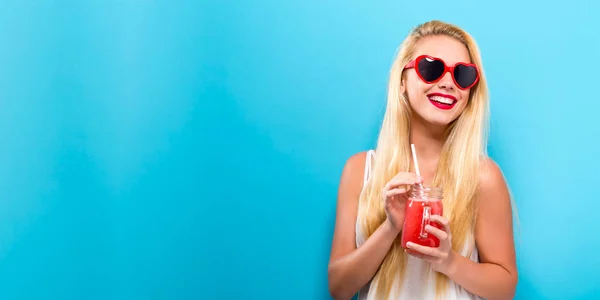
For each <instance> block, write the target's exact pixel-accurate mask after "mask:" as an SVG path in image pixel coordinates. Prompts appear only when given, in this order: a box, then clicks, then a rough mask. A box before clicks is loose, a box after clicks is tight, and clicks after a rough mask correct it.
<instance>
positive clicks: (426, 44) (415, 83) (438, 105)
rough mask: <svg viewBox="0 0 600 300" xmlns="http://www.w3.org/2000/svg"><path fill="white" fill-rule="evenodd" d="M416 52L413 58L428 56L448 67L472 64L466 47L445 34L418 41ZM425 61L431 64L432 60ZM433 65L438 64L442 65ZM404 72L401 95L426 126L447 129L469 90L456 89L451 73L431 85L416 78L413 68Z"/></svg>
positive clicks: (415, 71) (469, 69) (461, 110)
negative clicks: (403, 95) (406, 96)
mask: <svg viewBox="0 0 600 300" xmlns="http://www.w3.org/2000/svg"><path fill="white" fill-rule="evenodd" d="M415 50H416V51H415V57H412V59H415V58H417V57H418V56H420V55H429V56H432V57H435V58H440V59H441V60H443V62H444V63H445V64H446V66H448V67H451V66H454V65H455V64H456V63H459V62H461V63H471V60H470V58H469V52H468V50H467V48H466V47H465V45H463V44H462V43H461V42H459V41H458V40H456V39H454V38H451V37H448V36H444V35H440V36H428V37H425V38H423V39H421V40H420V41H419V43H418V44H417V45H416V49H415ZM428 62H429V63H431V60H428ZM428 62H426V63H428ZM435 63H437V64H438V65H441V62H435ZM463 68H464V67H463ZM474 70H475V69H474V68H473V67H467V68H466V69H464V72H474ZM404 73H405V74H404V77H403V78H404V80H403V81H402V84H401V92H402V93H405V92H406V94H407V95H408V101H409V103H410V105H411V107H412V109H413V111H414V112H415V113H416V114H417V115H418V117H420V118H421V119H422V120H424V121H425V122H426V123H428V124H432V125H441V126H446V125H448V124H450V123H451V122H452V121H454V120H456V118H458V116H460V114H461V113H462V112H463V111H464V109H465V107H466V106H467V102H468V100H469V94H470V89H466V90H464V89H460V88H458V86H457V84H456V83H455V82H454V80H453V78H452V74H451V73H450V72H446V73H444V74H443V75H442V78H441V79H439V80H438V81H437V82H434V83H426V82H424V81H423V80H422V79H421V78H420V77H419V76H418V75H417V68H416V67H415V68H410V69H406V70H405V71H404ZM463 74H464V73H463ZM457 80H458V79H457Z"/></svg>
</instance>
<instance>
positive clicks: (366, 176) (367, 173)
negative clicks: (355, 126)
mask: <svg viewBox="0 0 600 300" xmlns="http://www.w3.org/2000/svg"><path fill="white" fill-rule="evenodd" d="M374 157H375V151H373V150H369V151H367V158H366V159H365V173H364V178H363V186H364V185H365V184H366V183H367V181H369V178H370V177H371V164H372V162H371V160H372V159H373V158H374Z"/></svg>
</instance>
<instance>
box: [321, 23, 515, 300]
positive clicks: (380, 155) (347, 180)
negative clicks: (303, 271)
mask: <svg viewBox="0 0 600 300" xmlns="http://www.w3.org/2000/svg"><path fill="white" fill-rule="evenodd" d="M488 107H489V103H488V90H487V83H486V80H485V77H484V73H483V67H482V62H481V57H480V54H479V49H478V47H477V45H476V43H475V41H474V39H473V38H472V37H471V36H470V35H469V34H468V33H467V32H465V31H464V30H462V29H460V28H458V27H456V26H454V25H451V24H448V23H444V22H440V21H431V22H427V23H424V24H421V25H419V26H417V27H416V28H415V29H414V30H413V31H412V32H411V33H410V34H409V36H408V37H407V38H406V39H405V40H404V42H403V43H402V44H401V46H400V49H399V52H398V54H397V57H396V59H395V61H394V63H393V66H392V68H391V72H390V79H389V85H388V99H387V107H386V111H385V116H384V119H383V124H382V127H381V132H380V134H379V139H378V142H377V148H376V149H375V150H374V151H372V150H370V151H367V152H361V153H358V154H355V155H353V156H352V157H350V158H349V159H348V161H347V162H346V165H345V166H344V169H343V172H342V176H341V180H340V185H339V193H338V204H337V213H336V223H335V231H334V236H333V242H332V248H331V257H330V263H329V270H328V272H329V289H330V292H331V294H332V296H333V297H334V298H335V299H350V298H351V297H353V296H354V295H355V294H356V293H358V294H359V299H377V300H381V299H408V300H415V299H478V298H486V299H511V298H513V297H514V294H515V288H516V284H517V267H516V262H515V247H514V241H513V227H512V205H511V203H512V202H511V198H510V195H509V190H508V187H507V185H506V183H505V180H504V177H503V175H502V172H501V170H500V169H499V167H498V166H497V164H495V163H494V162H493V161H492V160H491V159H490V158H489V157H487V154H486V130H487V122H488ZM410 144H414V145H415V147H416V153H417V154H418V166H419V170H420V175H421V176H420V177H419V178H417V176H416V173H415V167H414V165H413V160H412V154H411V147H410ZM415 183H422V184H423V185H425V186H434V187H441V188H442V189H443V200H442V203H443V216H438V215H433V216H431V220H432V221H436V222H438V224H442V225H441V226H440V228H442V230H440V229H437V228H435V227H432V226H427V227H426V230H427V231H428V233H429V234H432V235H434V236H436V237H438V238H439V240H440V245H439V247H426V246H421V245H418V244H414V243H413V244H411V243H408V244H407V247H408V249H403V248H402V247H401V244H400V236H401V231H402V227H403V223H404V217H405V216H404V209H405V206H406V202H407V197H408V195H407V190H409V189H410V188H411V186H412V185H413V184H415ZM407 250H412V251H409V252H410V254H409V252H407Z"/></svg>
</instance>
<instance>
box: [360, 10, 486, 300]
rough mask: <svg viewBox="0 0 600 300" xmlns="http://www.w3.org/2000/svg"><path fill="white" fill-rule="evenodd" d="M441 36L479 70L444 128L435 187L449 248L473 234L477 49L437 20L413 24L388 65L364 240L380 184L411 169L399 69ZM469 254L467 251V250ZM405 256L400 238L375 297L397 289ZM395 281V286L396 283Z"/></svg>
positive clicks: (441, 279) (380, 213) (480, 92)
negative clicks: (439, 195) (459, 109)
mask: <svg viewBox="0 0 600 300" xmlns="http://www.w3.org/2000/svg"><path fill="white" fill-rule="evenodd" d="M432 35H445V36H450V37H452V38H455V39H456V40H458V41H460V42H462V43H463V44H464V45H465V46H466V48H467V50H468V52H469V55H470V58H471V62H472V63H474V64H475V65H477V66H478V68H479V71H480V79H479V82H478V83H477V85H476V86H474V87H473V88H471V94H470V98H469V101H468V104H467V106H466V107H465V110H464V111H463V113H462V114H461V115H460V116H459V117H458V118H457V119H456V120H455V121H453V122H452V123H451V124H450V125H449V126H448V131H447V139H446V141H445V144H444V146H443V148H442V153H441V155H440V159H439V162H438V167H437V171H436V172H435V176H434V178H433V181H432V184H433V185H434V186H438V187H443V192H444V195H443V197H444V199H443V205H444V216H445V217H446V218H448V220H449V221H450V224H451V229H452V247H453V249H454V250H455V251H461V250H462V247H463V246H464V245H465V243H466V242H467V238H468V236H469V235H471V234H472V233H473V229H474V224H475V216H476V205H475V204H476V203H475V201H474V199H475V196H476V195H475V194H476V192H477V187H478V182H479V169H480V162H481V161H482V159H483V158H484V157H486V156H487V153H486V147H487V146H486V143H487V128H488V115H489V104H488V90H487V83H486V79H485V75H484V73H483V66H482V64H481V57H480V54H479V49H478V47H477V44H476V43H475V41H474V39H473V38H472V37H471V36H470V35H469V34H468V33H467V32H465V31H464V30H462V29H460V28H458V27H456V26H454V25H452V24H448V23H444V22H441V21H435V20H434V21H430V22H426V23H423V24H420V25H418V26H417V27H416V28H414V29H413V31H412V32H411V33H410V34H409V35H408V37H407V38H406V39H405V40H404V41H403V42H402V44H401V45H400V48H399V52H398V53H397V55H396V58H395V60H394V62H393V65H392V68H391V71H390V78H389V83H388V99H387V107H386V111H385V115H384V118H383V124H382V127H381V131H380V134H379V139H378V142H377V148H376V151H377V158H376V159H375V161H374V164H373V169H372V173H371V177H370V180H369V181H368V182H367V184H366V185H365V187H364V189H363V191H362V193H361V195H360V198H359V208H358V218H359V220H360V226H361V227H362V229H363V232H365V234H366V235H367V236H370V235H371V234H373V232H374V231H375V230H376V229H377V228H378V227H379V225H381V224H382V223H383V222H384V221H385V219H386V214H385V210H384V202H383V201H382V195H381V192H382V190H383V188H384V186H385V184H386V183H387V182H388V181H389V180H390V179H391V178H392V177H394V176H395V175H396V174H397V173H398V172H408V171H410V170H411V169H412V168H413V166H412V165H411V153H410V146H409V145H410V142H409V135H410V117H411V108H410V106H409V102H408V99H407V98H406V95H404V94H401V93H400V81H401V78H402V72H403V67H404V65H406V64H407V63H408V62H409V60H410V59H411V58H412V57H413V56H414V55H415V54H416V53H414V51H415V46H416V45H417V44H418V42H419V41H420V40H421V39H423V38H424V37H427V36H432ZM471 250H472V249H471ZM405 256H406V255H405V254H404V251H403V250H402V248H401V246H400V238H399V237H398V239H397V240H396V241H395V242H394V243H393V245H392V247H391V249H390V251H389V252H388V254H387V256H386V257H385V258H384V260H383V262H382V264H381V266H380V268H379V270H378V271H377V273H376V274H375V276H374V278H373V283H375V284H374V287H373V288H376V289H377V291H376V292H377V295H382V297H381V298H382V299H386V298H388V296H389V295H390V293H391V289H392V285H394V284H398V286H396V288H398V289H400V286H401V284H402V280H403V278H404V273H405V269H404V267H405V263H406V257H405ZM398 276H399V278H400V282H396V281H395V280H396V278H398ZM447 285H448V278H447V277H446V276H444V275H443V274H441V273H437V275H436V291H437V294H438V295H439V294H440V293H441V291H443V290H444V289H445V288H446V287H447Z"/></svg>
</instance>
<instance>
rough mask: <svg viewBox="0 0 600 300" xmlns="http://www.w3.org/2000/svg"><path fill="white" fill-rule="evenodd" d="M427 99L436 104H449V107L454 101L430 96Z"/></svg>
mask: <svg viewBox="0 0 600 300" xmlns="http://www.w3.org/2000/svg"><path fill="white" fill-rule="evenodd" d="M429 99H431V100H433V101H436V102H440V103H444V104H449V105H451V104H452V103H454V100H452V99H450V98H446V97H442V96H431V97H429Z"/></svg>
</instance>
